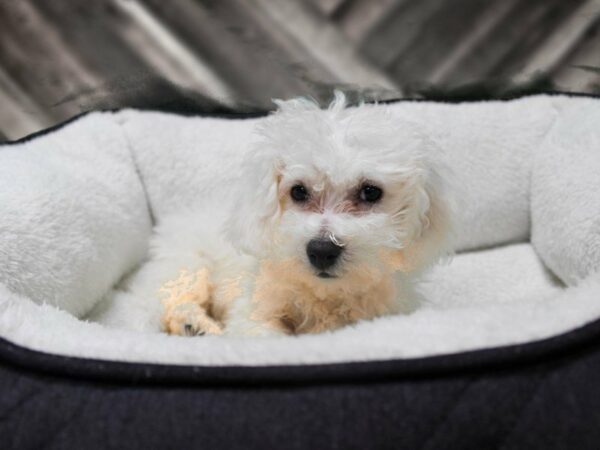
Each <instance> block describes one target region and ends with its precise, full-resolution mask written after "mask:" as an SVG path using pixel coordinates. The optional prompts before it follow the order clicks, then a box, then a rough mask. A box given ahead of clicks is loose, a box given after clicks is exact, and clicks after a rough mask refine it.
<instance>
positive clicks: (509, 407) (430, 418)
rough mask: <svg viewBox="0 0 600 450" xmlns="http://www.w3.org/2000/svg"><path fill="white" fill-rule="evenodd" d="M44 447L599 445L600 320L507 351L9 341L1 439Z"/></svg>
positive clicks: (0, 404) (2, 375)
mask: <svg viewBox="0 0 600 450" xmlns="http://www.w3.org/2000/svg"><path fill="white" fill-rule="evenodd" d="M31 138H32V137H29V138H27V139H31ZM598 301H600V299H598ZM34 448H36V449H37V448H44V449H71V448H72V449H83V450H89V449H96V448H98V449H137V448H144V449H171V448H174V449H187V448H202V449H216V448H226V449H230V448H232V449H236V448H240V449H269V448H276V449H329V448H332V449H369V448H382V449H383V448H389V449H411V450H412V449H461V450H468V449H474V450H475V449H476V450H484V449H519V450H521V449H544V450H551V449H561V450H562V449H577V450H579V449H599V448H600V320H596V321H594V322H592V323H590V324H588V325H586V326H584V327H582V328H579V329H577V330H574V331H571V332H569V333H566V334H563V335H560V336H556V337H553V338H551V339H546V340H543V341H539V342H534V343H529V344H523V345H516V346H508V347H502V348H497V349H489V350H480V351H474V352H468V353H462V354H456V355H448V356H439V357H428V358H419V359H413V360H394V361H381V362H363V363H345V364H328V365H303V366H280V367H191V366H167V365H152V364H134V363H121V362H107V361H99V360H89V359H79V358H70V357H64V356H57V355H49V354H45V353H41V352H37V351H32V350H28V349H25V348H22V347H19V346H16V345H14V344H12V343H10V342H8V341H6V340H2V339H0V449H7V450H9V449H34Z"/></svg>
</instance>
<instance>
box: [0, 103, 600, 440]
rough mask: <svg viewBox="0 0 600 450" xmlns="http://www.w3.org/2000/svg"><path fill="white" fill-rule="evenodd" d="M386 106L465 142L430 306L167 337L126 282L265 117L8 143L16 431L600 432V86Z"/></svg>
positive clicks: (6, 312)
mask: <svg viewBox="0 0 600 450" xmlns="http://www.w3.org/2000/svg"><path fill="white" fill-rule="evenodd" d="M380 107H382V108H390V112H391V113H392V114H394V115H397V116H398V120H399V121H402V120H407V121H410V123H411V124H413V125H415V126H417V127H418V128H419V130H420V132H422V133H426V134H427V136H428V139H431V140H434V141H435V142H436V143H437V144H438V147H439V148H441V149H442V150H443V151H442V152H441V153H440V155H439V157H440V158H443V159H444V162H445V163H446V164H447V165H448V166H449V167H450V168H451V169H452V171H453V172H454V174H455V177H456V180H455V181H456V183H455V185H456V190H457V195H458V196H459V197H460V199H461V202H460V204H461V211H460V214H459V217H458V224H457V229H458V230H459V233H458V247H459V248H458V250H459V251H458V254H457V255H456V256H455V257H454V258H453V259H452V260H451V261H450V262H449V263H445V264H441V265H439V266H437V267H435V268H434V269H433V270H432V271H431V272H430V273H429V274H428V275H427V277H426V278H425V279H424V280H423V281H422V285H421V289H422V291H423V292H424V294H425V297H426V299H427V300H426V301H425V302H424V304H423V305H421V307H420V308H419V309H418V310H417V311H415V312H414V313H412V314H409V315H405V316H394V317H385V318H381V319H378V320H374V321H371V322H364V323H359V324H357V325H356V326H352V327H348V328H344V329H342V330H339V331H336V332H331V333H325V334H321V335H309V336H301V337H278V338H253V339H240V338H223V337H209V336H207V337H202V338H185V337H174V336H167V335H164V334H161V333H159V329H158V326H157V324H156V322H155V321H154V320H153V319H152V318H151V317H150V316H149V315H148V314H149V312H148V311H150V312H152V311H155V308H157V306H156V305H144V304H143V302H140V299H136V298H131V297H132V296H133V297H135V293H132V292H130V291H128V288H127V285H126V283H123V281H122V280H123V279H124V277H125V276H126V275H130V276H131V274H135V273H136V271H138V270H142V269H143V268H144V267H145V266H147V265H148V264H151V263H152V261H148V260H147V257H146V254H147V244H148V240H149V238H150V236H151V233H152V227H153V225H154V224H156V223H160V221H161V219H162V218H164V217H167V216H169V215H170V214H172V213H176V212H177V211H181V210H183V209H185V208H191V207H194V206H198V205H199V204H200V203H201V202H202V201H203V199H206V198H208V197H214V196H218V195H219V185H222V184H223V183H235V182H236V181H237V180H236V173H235V171H225V170H224V167H230V164H220V163H219V161H226V160H227V161H236V160H238V159H239V155H240V152H242V151H244V149H245V148H246V147H247V145H248V144H247V143H248V142H249V140H250V136H251V133H252V129H253V127H254V126H255V124H256V123H257V122H258V121H261V120H263V119H262V118H261V117H255V116H247V117H246V116H238V117H216V116H212V117H200V116H193V117H184V116H179V115H176V114H165V113H159V112H141V111H133V110H124V111H118V112H99V113H92V114H87V115H85V116H82V117H79V118H77V119H75V120H73V121H71V122H69V123H67V124H63V125H62V126H60V127H57V128H55V129H51V130H47V131H44V132H42V133H39V134H36V135H33V136H30V137H28V138H26V139H24V140H21V141H18V142H14V143H10V144H6V145H3V146H1V147H0V336H1V338H2V339H1V340H0V415H1V416H2V421H0V436H2V444H0V445H1V446H2V448H34V447H43V448H86V447H87V448H137V447H140V448H141V447H144V448H176V447H179V448H188V447H189V446H190V445H194V446H198V447H202V448H290V449H295V448H298V449H300V448H410V449H413V448H445V449H450V448H460V449H469V448H473V449H482V448H506V449H509V448H519V449H524V448H544V449H552V448H557V449H564V448H580V449H581V448H597V446H598V442H600V427H598V423H600V381H599V380H600V319H599V318H600V275H599V274H598V268H599V267H600V125H599V124H600V100H598V99H597V98H593V97H584V96H566V95H550V94H549V95H537V96H531V97H524V98H521V99H516V100H511V101H490V102H476V103H456V104H448V103H434V102H397V103H393V104H390V105H381V106H380ZM215 156H218V157H215ZM140 268H141V269H140ZM127 305H129V306H127ZM132 305H133V306H132Z"/></svg>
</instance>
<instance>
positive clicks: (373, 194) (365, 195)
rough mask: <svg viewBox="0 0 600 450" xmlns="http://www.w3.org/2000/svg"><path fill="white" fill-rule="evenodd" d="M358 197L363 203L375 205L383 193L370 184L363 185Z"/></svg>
mask: <svg viewBox="0 0 600 450" xmlns="http://www.w3.org/2000/svg"><path fill="white" fill-rule="evenodd" d="M358 195H359V197H360V199H361V200H362V201H363V202H368V203H377V202H378V201H379V200H380V199H381V197H382V196H383V191H382V190H381V189H380V188H378V187H377V186H373V185H372V184H365V185H364V186H363V187H362V188H360V192H359V194H358Z"/></svg>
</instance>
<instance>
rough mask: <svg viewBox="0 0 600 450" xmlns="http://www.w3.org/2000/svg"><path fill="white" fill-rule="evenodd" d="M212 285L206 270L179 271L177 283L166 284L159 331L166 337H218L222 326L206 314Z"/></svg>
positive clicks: (163, 290)
mask: <svg viewBox="0 0 600 450" xmlns="http://www.w3.org/2000/svg"><path fill="white" fill-rule="evenodd" d="M212 291H213V286H212V283H211V282H210V279H209V274H208V270H207V269H201V270H199V271H197V272H196V273H190V272H187V271H183V272H182V273H181V274H180V276H179V278H178V279H177V280H172V281H170V282H168V283H166V284H165V285H164V286H163V287H162V288H161V292H163V293H166V294H167V297H166V298H165V299H163V305H164V308H165V309H164V311H163V316H162V325H163V329H164V330H165V331H166V332H167V333H169V334H177V335H181V336H199V335H204V334H207V333H208V334H221V333H222V332H223V329H222V326H221V324H220V323H219V322H217V321H216V320H215V319H214V318H213V317H211V315H210V310H211V306H212Z"/></svg>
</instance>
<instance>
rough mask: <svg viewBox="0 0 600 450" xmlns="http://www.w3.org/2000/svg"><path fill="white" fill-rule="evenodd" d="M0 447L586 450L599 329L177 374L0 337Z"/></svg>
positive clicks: (597, 434) (598, 374) (599, 419)
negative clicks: (514, 342) (468, 346)
mask: <svg viewBox="0 0 600 450" xmlns="http://www.w3.org/2000/svg"><path fill="white" fill-rule="evenodd" d="M0 361H1V363H0V417H1V418H2V419H1V420H0V437H1V440H2V446H1V448H3V449H26V448H31V449H34V448H48V449H70V448H72V449H95V448H102V449H113V448H114V449H135V448H145V449H155V448H156V449H170V448H180V449H181V448H206V449H213V448H228V449H229V448H233V449H236V448H240V449H268V448H277V449H280V448H285V449H328V448H335V449H354V448H355V449H367V448H389V449H421V448H428V449H461V450H466V449H474V450H475V449H476V450H482V449H545V450H551V449H598V448H599V444H600V321H596V322H593V323H592V324H589V325H587V326H585V327H583V328H580V329H578V330H575V331H572V332H570V333H567V334H564V335H561V336H558V337H555V338H552V339H548V340H545V341H541V342H537V343H532V344H525V345H518V346H511V347H503V348H499V349H492V350H482V351H476V352H469V353H463V354H458V355H450V356H440V357H432V358H423V359H415V360H405V361H386V362H365V363H350V364H332V365H316V366H287V367H286V366H283V367H262V368H261V367H258V368H251V367H223V368H206V367H185V366H162V365H150V364H131V363H119V362H104V361H94V360H83V359H77V358H68V357H61V356H53V355H46V354H43V353H39V352H34V351H31V350H26V349H23V348H20V347H17V346H15V345H13V344H11V343H9V342H7V341H1V342H0Z"/></svg>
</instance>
